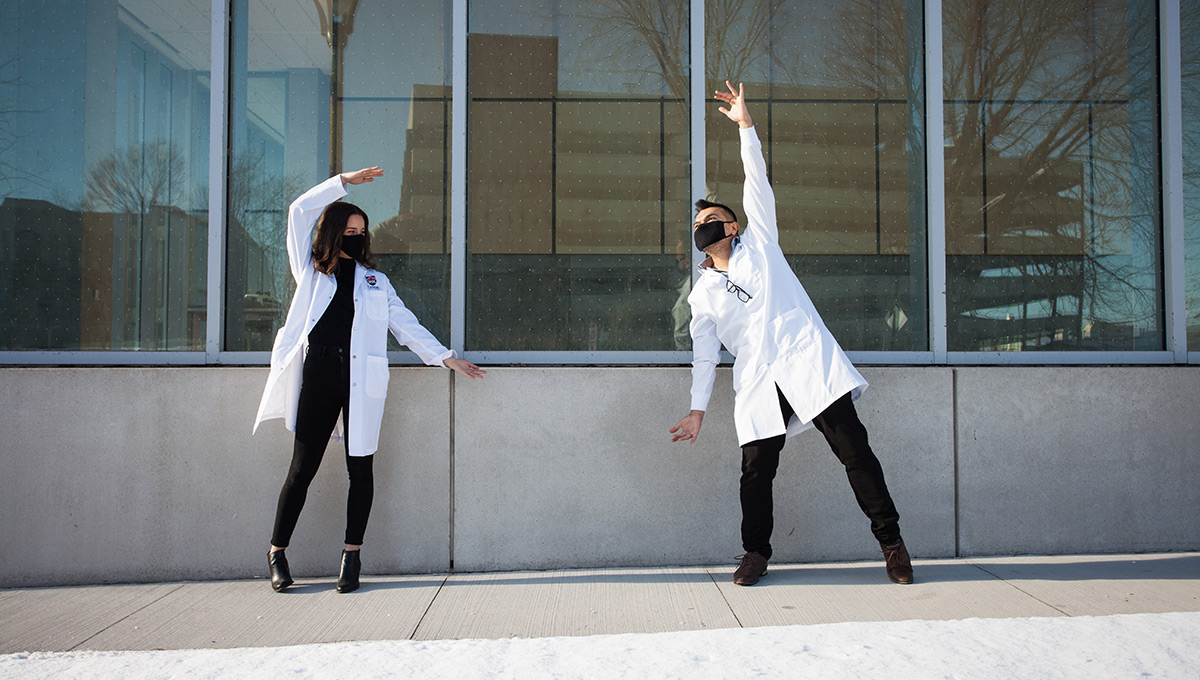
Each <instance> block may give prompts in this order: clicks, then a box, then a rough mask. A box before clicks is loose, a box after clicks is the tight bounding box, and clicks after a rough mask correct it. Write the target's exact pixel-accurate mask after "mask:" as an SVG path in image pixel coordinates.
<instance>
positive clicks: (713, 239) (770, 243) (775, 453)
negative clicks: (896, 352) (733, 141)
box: [671, 81, 913, 585]
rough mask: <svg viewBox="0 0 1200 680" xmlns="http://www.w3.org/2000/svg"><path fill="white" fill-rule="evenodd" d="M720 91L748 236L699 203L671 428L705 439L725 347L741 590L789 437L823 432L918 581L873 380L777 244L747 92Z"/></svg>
mask: <svg viewBox="0 0 1200 680" xmlns="http://www.w3.org/2000/svg"><path fill="white" fill-rule="evenodd" d="M725 84H726V85H727V86H728V87H729V92H717V95H716V96H717V99H719V100H720V101H722V102H724V103H725V104H726V105H727V106H728V108H721V109H720V111H721V113H723V114H725V116H726V117H728V118H729V119H730V120H732V121H733V122H735V123H737V124H738V127H739V128H740V135H741V150H742V164H743V166H744V168H745V172H746V183H745V187H744V190H743V196H742V204H743V207H744V209H745V211H746V217H747V221H746V228H745V230H744V231H743V230H742V225H741V224H739V222H738V218H737V215H736V214H735V213H734V211H733V210H732V209H730V208H729V207H728V206H725V205H722V204H719V203H712V202H709V201H705V200H700V201H697V202H696V207H697V208H698V209H699V213H697V215H696V221H695V224H694V225H693V234H694V237H695V241H696V247H697V248H698V249H700V250H702V251H704V253H705V254H707V255H708V259H706V260H705V261H704V262H703V263H701V264H700V271H701V273H700V277H699V279H698V280H697V281H696V284H695V286H694V288H693V290H692V292H691V294H690V295H689V296H688V302H689V303H690V305H691V308H692V322H691V333H692V353H693V361H692V405H691V406H692V410H691V412H690V413H689V414H688V415H687V416H685V417H684V418H683V419H682V420H680V421H679V423H678V424H677V425H676V426H675V427H673V428H671V432H672V433H673V434H674V437H673V438H672V441H676V442H678V441H691V442H695V441H696V436H697V435H698V434H699V433H700V425H701V422H702V421H703V420H704V412H705V410H706V409H707V408H708V401H709V397H710V396H711V394H712V386H713V378H714V376H715V375H716V366H717V363H718V361H719V360H720V350H721V345H722V344H723V345H725V347H726V348H727V349H728V350H729V351H730V352H731V353H732V354H734V356H735V357H736V360H735V361H734V364H733V387H734V390H735V391H736V393H737V395H736V398H735V400H734V423H735V425H736V427H737V433H738V443H739V444H740V445H741V447H742V478H741V504H742V547H743V549H744V550H745V554H743V555H742V556H741V563H740V564H739V565H738V567H737V569H736V570H735V571H734V578H733V580H734V583H737V584H739V585H752V584H754V583H757V582H758V580H759V578H760V577H761V576H763V575H764V574H766V573H767V560H769V559H770V557H771V543H770V539H771V530H772V529H773V527H774V517H773V507H772V496H771V483H772V481H773V480H774V478H775V471H776V468H777V467H778V465H779V452H780V451H781V450H782V449H783V444H784V441H785V439H786V438H787V437H790V436H793V435H795V434H798V433H800V432H802V431H804V430H807V429H809V428H810V427H816V428H817V430H819V431H820V432H821V433H822V434H823V435H825V438H826V440H827V441H828V442H829V445H830V447H831V448H832V449H833V452H834V454H836V455H837V457H838V459H839V460H841V462H842V464H843V465H844V466H845V468H846V475H847V477H848V478H849V480H850V487H851V488H852V489H853V491H854V496H855V498H856V499H857V500H858V504H859V507H861V508H862V510H863V513H864V514H866V516H867V517H868V518H869V519H870V521H871V531H872V533H873V534H874V535H875V538H876V539H877V540H878V541H879V544H880V547H881V548H882V550H883V554H884V559H885V563H886V570H887V575H888V577H889V578H890V579H891V580H892V581H894V582H896V583H912V580H913V574H912V564H911V560H910V559H909V555H908V551H907V549H906V548H905V547H904V541H903V540H901V537H900V524H899V521H900V515H899V513H897V512H896V506H895V504H894V503H893V502H892V498H891V495H890V494H889V493H888V489H887V484H886V483H885V482H884V479H883V469H882V468H881V466H880V465H879V460H878V459H877V458H876V457H875V454H874V453H873V452H872V451H871V447H870V445H869V444H868V442H867V431H866V428H864V427H863V425H862V423H861V422H860V421H859V419H858V415H857V413H856V412H855V410H854V401H856V400H857V399H858V398H859V396H860V395H861V394H862V391H863V390H864V389H866V387H867V381H866V380H864V379H863V377H862V376H861V375H860V374H859V372H858V371H857V370H856V369H855V368H854V365H853V364H851V363H850V360H849V358H847V357H846V355H845V353H844V352H843V351H842V348H841V347H839V346H838V343H837V340H835V339H834V338H833V335H832V334H830V332H829V329H827V328H826V327H825V324H824V322H823V321H821V316H820V315H819V314H818V313H817V310H816V308H815V307H813V304H812V301H811V300H810V299H809V297H808V294H807V293H806V292H805V291H804V287H803V286H801V285H800V281H799V280H798V279H797V278H796V275H795V273H793V272H792V269H791V266H790V265H789V264H788V262H787V260H786V259H785V258H784V255H783V251H782V250H781V249H780V247H779V229H778V226H777V225H776V221H775V195H774V193H773V192H772V190H771V185H770V184H769V183H768V182H767V168H766V163H765V162H764V161H763V155H762V144H761V143H760V142H759V139H758V134H757V133H756V132H755V130H754V123H753V121H752V120H751V118H750V113H749V111H747V109H746V103H745V98H744V89H743V88H742V86H741V85H739V86H738V89H737V90H736V91H735V90H734V89H733V86H732V85H730V84H729V82H728V81H726V83H725Z"/></svg>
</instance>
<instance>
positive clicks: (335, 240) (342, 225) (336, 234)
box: [313, 201, 375, 274]
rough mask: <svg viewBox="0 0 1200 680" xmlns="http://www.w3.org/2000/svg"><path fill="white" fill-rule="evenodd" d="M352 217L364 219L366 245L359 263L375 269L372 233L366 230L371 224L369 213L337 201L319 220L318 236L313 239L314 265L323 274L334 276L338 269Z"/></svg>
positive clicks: (355, 206) (331, 204)
mask: <svg viewBox="0 0 1200 680" xmlns="http://www.w3.org/2000/svg"><path fill="white" fill-rule="evenodd" d="M351 215H358V216H360V217H362V219H363V237H364V238H365V240H366V243H364V244H363V252H362V257H360V258H358V261H359V263H360V264H362V266H364V267H367V268H369V269H374V268H375V257H374V255H372V254H371V232H370V231H369V230H368V229H367V228H366V227H367V226H368V225H370V224H371V222H370V220H368V219H367V213H365V212H363V209H362V208H360V207H358V206H357V205H354V204H353V203H346V202H345V201H335V202H333V203H330V204H329V205H327V206H325V210H324V212H322V213H321V217H320V218H318V219H317V236H316V238H314V239H313V261H314V262H313V263H314V264H315V265H316V267H317V270H318V271H320V272H321V273H323V274H332V273H333V272H334V270H336V269H337V265H338V259H339V258H341V252H342V232H344V231H346V223H347V222H349V221H350V216H351Z"/></svg>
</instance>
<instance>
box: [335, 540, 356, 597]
mask: <svg viewBox="0 0 1200 680" xmlns="http://www.w3.org/2000/svg"><path fill="white" fill-rule="evenodd" d="M360 552H362V551H361V550H343V551H342V570H341V572H340V573H338V582H337V591H338V592H339V593H349V592H352V591H355V590H358V572H359V570H361V569H362V560H361V559H359V553H360Z"/></svg>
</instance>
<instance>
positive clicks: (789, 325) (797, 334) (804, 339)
mask: <svg viewBox="0 0 1200 680" xmlns="http://www.w3.org/2000/svg"><path fill="white" fill-rule="evenodd" d="M771 337H772V339H774V341H775V342H774V347H775V348H776V352H775V356H780V357H782V356H787V355H788V354H792V353H793V352H799V351H801V350H803V349H804V348H806V347H808V346H809V345H811V344H813V343H814V342H816V341H817V340H819V339H820V337H821V333H820V331H818V330H817V327H816V325H815V324H813V322H812V318H811V317H809V315H808V314H806V313H805V312H804V310H803V309H800V308H799V307H797V308H795V309H789V310H788V311H786V312H784V313H783V314H780V315H779V316H778V317H776V318H775V320H774V321H772V322H771Z"/></svg>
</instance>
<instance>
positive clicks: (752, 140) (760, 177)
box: [716, 80, 779, 242]
mask: <svg viewBox="0 0 1200 680" xmlns="http://www.w3.org/2000/svg"><path fill="white" fill-rule="evenodd" d="M725 85H726V87H728V88H729V91H728V92H721V91H718V92H717V94H716V97H717V99H719V100H721V101H722V102H724V103H725V104H727V105H728V106H729V108H721V109H720V111H721V113H723V114H725V117H726V118H728V119H729V120H732V121H733V122H735V123H737V124H738V134H739V136H740V137H741V146H742V168H743V169H744V170H745V173H746V184H745V185H744V187H743V189H742V208H743V209H744V210H745V211H746V224H745V225H744V228H745V231H746V232H750V233H757V234H761V235H762V236H763V237H765V238H767V239H768V240H770V241H772V242H778V241H779V226H778V225H777V224H776V222H775V192H774V191H772V190H771V184H770V182H768V181H767V163H766V161H765V160H763V153H762V143H761V142H760V141H759V139H758V132H757V131H756V130H755V129H754V121H753V120H752V119H751V118H750V111H749V110H748V109H747V108H746V96H745V88H744V87H743V86H742V84H741V83H738V89H737V90H736V91H734V89H733V85H731V84H730V83H729V81H728V80H726V81H725Z"/></svg>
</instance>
